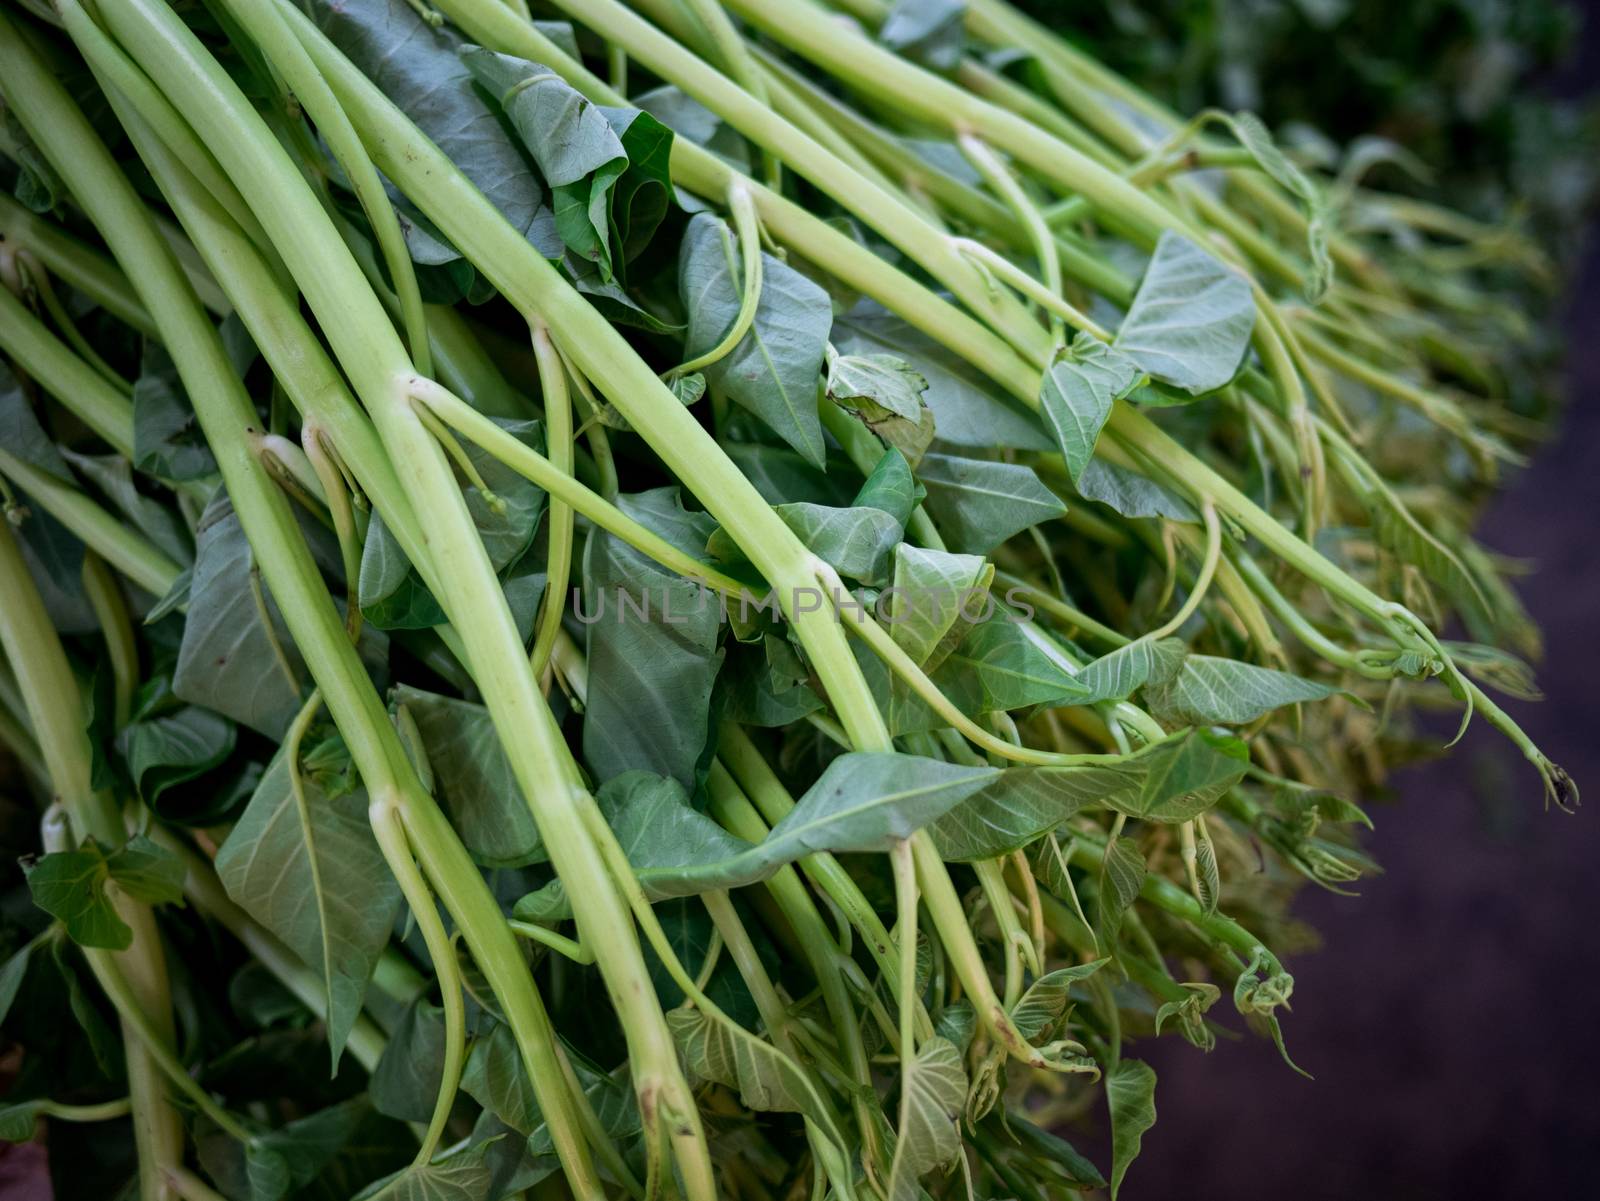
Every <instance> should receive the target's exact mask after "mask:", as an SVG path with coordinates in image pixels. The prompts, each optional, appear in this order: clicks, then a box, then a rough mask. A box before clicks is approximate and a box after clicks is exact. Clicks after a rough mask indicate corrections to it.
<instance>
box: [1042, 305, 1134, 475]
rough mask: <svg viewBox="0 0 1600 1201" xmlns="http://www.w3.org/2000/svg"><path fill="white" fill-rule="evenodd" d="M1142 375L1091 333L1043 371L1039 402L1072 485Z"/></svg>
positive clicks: (1130, 361)
mask: <svg viewBox="0 0 1600 1201" xmlns="http://www.w3.org/2000/svg"><path fill="white" fill-rule="evenodd" d="M1142 374H1143V372H1142V371H1141V370H1140V368H1139V366H1138V364H1137V363H1135V362H1134V361H1133V360H1132V359H1130V358H1129V357H1128V356H1127V355H1125V354H1122V353H1121V352H1120V351H1117V350H1115V349H1113V348H1112V347H1110V346H1107V345H1106V344H1105V343H1104V342H1102V341H1100V340H1099V339H1098V338H1093V337H1090V336H1089V335H1088V334H1079V335H1078V336H1077V338H1075V339H1074V340H1073V343H1072V346H1071V348H1070V349H1069V350H1068V351H1067V352H1066V353H1065V354H1064V355H1063V356H1062V357H1061V358H1059V359H1057V360H1056V361H1055V362H1054V363H1053V364H1052V365H1051V367H1050V369H1049V370H1048V371H1046V372H1045V373H1044V379H1043V381H1042V382H1041V384H1040V386H1039V404H1040V407H1041V408H1042V409H1043V411H1044V418H1045V423H1046V424H1047V425H1048V426H1049V427H1050V432H1051V433H1053V434H1054V435H1055V437H1056V443H1057V444H1058V445H1059V446H1060V447H1061V457H1062V458H1063V459H1064V460H1066V464H1067V474H1068V475H1070V476H1071V477H1072V482H1073V483H1074V484H1076V483H1077V482H1078V477H1079V476H1080V475H1082V474H1083V469H1084V467H1085V466H1086V465H1087V464H1088V462H1089V460H1090V459H1091V458H1093V457H1094V447H1095V443H1096V442H1098V441H1099V440H1100V430H1101V428H1102V427H1103V426H1104V425H1105V423H1106V419H1107V418H1109V417H1110V416H1111V406H1112V405H1113V404H1115V403H1116V402H1117V401H1119V400H1121V399H1122V398H1123V397H1124V396H1126V395H1127V394H1128V393H1129V392H1131V391H1132V390H1133V388H1134V385H1135V384H1137V383H1138V382H1139V378H1140V376H1141V375H1142Z"/></svg>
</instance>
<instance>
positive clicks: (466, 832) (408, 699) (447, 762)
mask: <svg viewBox="0 0 1600 1201" xmlns="http://www.w3.org/2000/svg"><path fill="white" fill-rule="evenodd" d="M393 695H394V699H395V702H396V703H397V704H400V705H404V706H405V707H406V709H407V711H408V712H409V713H410V714H411V717H412V719H413V720H414V721H415V722H416V723H417V731H418V733H420V734H421V735H422V745H423V749H424V750H425V751H426V752H427V756H428V764H429V767H430V768H431V769H432V774H433V782H434V791H435V793H436V794H437V795H438V798H439V800H440V802H441V803H442V804H443V805H444V807H445V810H446V812H448V813H449V815H450V821H451V825H453V826H454V827H455V828H456V833H458V834H459V835H460V836H461V841H462V844H463V845H465V846H466V848H467V850H468V851H470V852H471V853H472V857H473V858H474V859H475V860H477V862H479V863H481V864H482V865H483V866H485V867H521V866H523V865H524V864H528V863H541V862H543V861H544V860H545V858H547V856H546V854H545V849H544V844H543V842H541V841H540V839H539V829H538V827H537V826H536V825H535V824H534V821H533V815H532V813H531V812H530V811H529V809H528V805H527V802H526V801H524V800H523V796H522V789H521V787H520V786H519V785H518V783H517V780H516V777H515V776H514V775H513V774H512V772H511V764H510V762H509V761H508V760H507V759H506V755H505V751H504V750H502V749H501V746H500V740H499V738H498V737H497V736H496V735H495V730H494V722H493V720H492V719H491V718H490V717H489V711H488V710H487V709H485V708H484V707H483V706H482V705H475V704H472V703H471V702H469V701H460V700H454V699H452V698H450V697H444V696H437V695H435V694H434V693H431V692H423V691H422V690H421V689H418V688H411V687H409V686H407V685H401V686H400V687H398V688H396V689H395V690H394V694H393Z"/></svg>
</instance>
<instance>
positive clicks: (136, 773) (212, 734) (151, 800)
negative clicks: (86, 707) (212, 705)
mask: <svg viewBox="0 0 1600 1201" xmlns="http://www.w3.org/2000/svg"><path fill="white" fill-rule="evenodd" d="M236 740H237V731H236V729H235V727H234V724H233V723H232V722H231V721H229V720H228V719H227V718H225V717H221V716H219V715H218V714H216V713H213V712H211V711H210V710H209V709H202V708H200V707H198V706H196V705H184V706H183V707H182V708H180V709H178V710H177V711H176V712H174V713H168V714H165V715H163V716H160V717H153V718H147V719H145V720H143V721H136V722H133V723H131V724H130V725H128V726H126V727H125V728H124V729H123V730H122V732H121V733H119V734H118V735H117V751H118V753H119V754H121V756H122V759H123V762H124V763H125V764H126V765H127V769H128V775H129V776H130V777H131V778H132V780H133V785H134V788H135V789H136V790H137V791H138V793H139V798H140V799H141V800H142V801H144V802H145V804H147V805H154V804H155V803H156V802H157V800H159V798H160V796H161V794H162V793H163V792H165V791H166V790H167V789H169V788H173V787H176V786H177V785H179V784H183V783H185V782H186V781H189V780H193V779H195V778H196V777H197V776H201V775H204V774H205V773H206V772H208V771H210V770H211V769H212V768H214V767H217V766H219V765H220V764H221V763H222V762H223V760H225V759H226V758H227V757H228V756H229V755H231V754H232V753H233V748H234V743H235V741H236Z"/></svg>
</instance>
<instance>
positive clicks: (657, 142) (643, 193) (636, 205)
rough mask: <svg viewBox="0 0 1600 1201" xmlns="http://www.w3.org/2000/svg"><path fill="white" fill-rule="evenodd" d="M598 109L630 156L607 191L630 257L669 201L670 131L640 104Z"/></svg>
mask: <svg viewBox="0 0 1600 1201" xmlns="http://www.w3.org/2000/svg"><path fill="white" fill-rule="evenodd" d="M574 57H577V56H576V55H574ZM600 111H601V112H603V113H604V114H605V115H606V120H607V121H609V122H610V123H611V128H612V130H613V131H614V132H615V133H616V135H617V137H618V138H620V139H621V141H622V149H623V151H624V153H626V154H627V156H628V169H627V170H626V171H624V172H623V173H622V176H621V178H620V179H618V180H617V183H616V187H615V188H614V189H612V193H611V226H612V229H613V231H614V233H615V237H616V242H617V245H618V246H619V247H620V248H621V252H622V258H623V260H624V261H628V260H632V259H634V258H636V257H638V255H639V254H640V252H642V251H643V250H644V248H645V247H646V246H648V245H649V244H650V239H651V237H652V236H653V235H654V234H655V232H656V229H657V228H658V227H659V226H660V224H661V221H662V218H664V217H665V216H666V215H667V211H668V209H669V207H670V205H671V201H672V172H671V160H672V130H670V129H668V128H667V127H666V126H665V125H663V124H662V123H661V122H660V121H658V120H656V119H655V118H654V117H652V116H651V115H650V114H649V113H647V112H644V111H642V110H641V109H637V108H605V107H603V108H601V110H600ZM685 403H686V404H687V403H691V402H688V401H685Z"/></svg>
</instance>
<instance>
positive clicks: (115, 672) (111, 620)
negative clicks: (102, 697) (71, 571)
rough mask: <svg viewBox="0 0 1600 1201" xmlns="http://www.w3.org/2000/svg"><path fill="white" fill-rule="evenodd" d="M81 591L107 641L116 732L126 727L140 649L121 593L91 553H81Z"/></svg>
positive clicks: (137, 676)
mask: <svg viewBox="0 0 1600 1201" xmlns="http://www.w3.org/2000/svg"><path fill="white" fill-rule="evenodd" d="M83 590H84V592H85V594H87V596H88V597H89V606H90V608H92V609H93V610H94V617H95V621H96V623H97V624H98V625H99V626H100V633H101V636H102V637H104V638H105V641H106V658H107V660H108V661H109V662H110V664H111V680H112V684H111V692H112V697H113V701H112V713H113V715H114V718H115V721H116V727H115V728H116V729H118V730H120V729H122V727H123V726H125V725H127V724H128V715H129V712H130V711H131V710H132V707H133V690H134V689H135V688H137V687H138V686H139V646H138V643H136V642H135V641H134V637H133V625H132V623H131V622H129V620H128V606H127V605H126V604H125V603H123V599H122V591H121V589H119V588H118V587H117V582H116V580H115V579H113V578H112V575H111V572H109V571H108V570H106V565H105V560H103V559H101V558H100V556H99V555H97V554H95V553H94V552H93V551H86V552H84V556H83Z"/></svg>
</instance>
